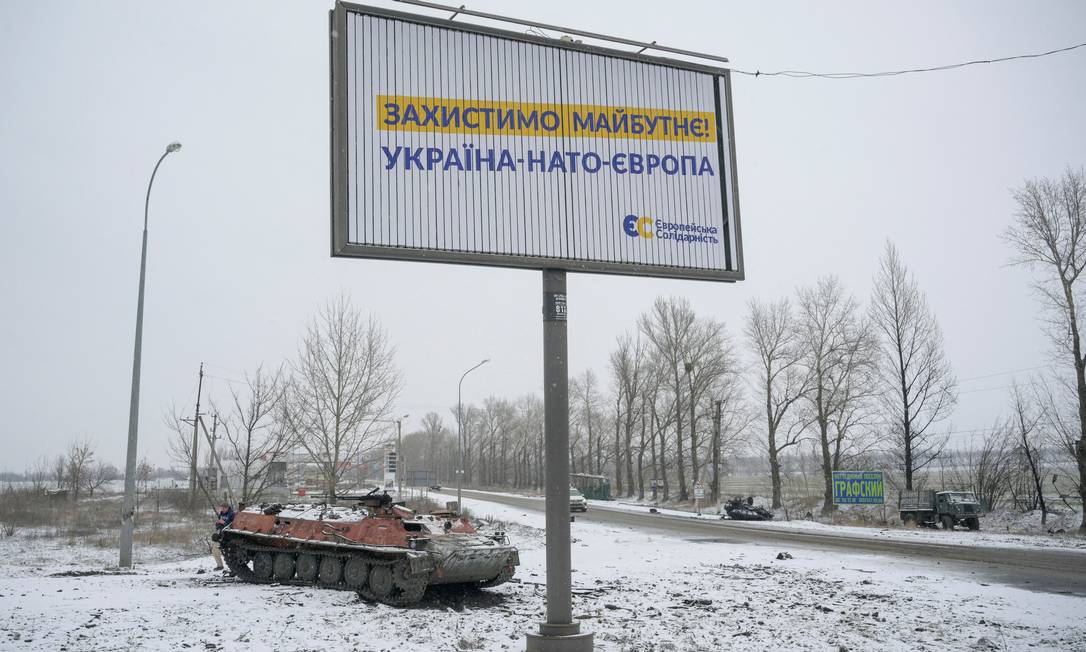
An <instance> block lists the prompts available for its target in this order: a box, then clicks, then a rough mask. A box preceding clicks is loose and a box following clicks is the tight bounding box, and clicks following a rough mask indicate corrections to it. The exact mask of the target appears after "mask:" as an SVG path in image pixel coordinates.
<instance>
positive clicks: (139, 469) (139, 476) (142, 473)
mask: <svg viewBox="0 0 1086 652" xmlns="http://www.w3.org/2000/svg"><path fill="white" fill-rule="evenodd" d="M154 470H155V468H154V467H153V466H151V463H150V462H148V461H147V458H146V457H144V458H143V459H141V460H140V462H139V464H137V465H136V486H137V487H139V490H140V491H143V492H146V491H147V485H148V484H150V482H151V474H152V473H154Z"/></svg>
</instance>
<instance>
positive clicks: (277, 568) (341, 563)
mask: <svg viewBox="0 0 1086 652" xmlns="http://www.w3.org/2000/svg"><path fill="white" fill-rule="evenodd" d="M222 555H223V560H224V561H226V565H227V566H228V567H229V568H230V570H231V572H233V573H234V575H235V576H236V577H238V578H239V579H241V580H243V581H246V582H254V583H257V584H288V585H294V586H317V587H321V588H327V589H339V590H344V591H354V592H356V593H358V595H360V596H361V597H362V598H363V599H366V600H372V601H375V602H381V603H384V604H388V605H391V606H394V607H404V606H407V605H411V604H414V603H416V602H418V601H419V600H421V599H422V596H423V594H424V593H425V592H426V585H427V583H428V581H429V574H428V573H416V574H412V573H411V572H410V568H409V566H408V561H407V559H406V558H404V557H396V556H392V557H379V556H377V555H375V554H372V553H368V552H364V551H357V552H338V551H324V550H321V551H317V550H306V549H285V548H275V547H271V546H261V545H258V544H254V543H252V542H251V541H246V540H245V539H242V538H239V537H230V538H227V539H224V541H223V542H222ZM499 577H500V576H499ZM497 579H499V578H495V580H497ZM506 579H508V578H506ZM492 581H494V580H492ZM497 583H499V584H500V583H501V582H497ZM488 586H493V584H488Z"/></svg>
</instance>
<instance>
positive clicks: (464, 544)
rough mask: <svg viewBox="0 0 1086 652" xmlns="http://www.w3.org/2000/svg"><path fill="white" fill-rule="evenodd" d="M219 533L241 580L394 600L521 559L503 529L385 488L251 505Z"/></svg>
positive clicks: (496, 576)
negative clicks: (370, 493)
mask: <svg viewBox="0 0 1086 652" xmlns="http://www.w3.org/2000/svg"><path fill="white" fill-rule="evenodd" d="M364 503H365V501H364ZM220 536H221V539H220V545H221V546H222V552H223V559H224V560H225V561H226V563H227V565H228V566H229V567H230V570H231V571H232V572H233V573H234V574H235V575H236V576H237V577H238V578H240V579H242V580H244V581H247V582H258V583H279V584H300V585H311V586H319V587H324V588H329V589H343V590H350V591H356V592H357V593H358V594H359V595H361V596H362V597H364V598H366V599H369V600H376V601H379V602H383V603H386V604H390V605H396V606H403V605H409V604H412V603H414V602H418V601H419V600H420V599H421V598H422V596H423V594H424V593H425V591H426V587H427V586H430V585H431V584H473V585H476V586H483V587H488V586H497V585H498V584H502V583H504V582H506V581H508V580H509V579H510V578H511V577H512V576H513V573H514V571H515V568H516V566H517V565H519V564H520V558H519V554H518V552H517V549H516V548H515V547H513V546H512V545H510V544H509V542H508V540H507V539H506V537H505V535H504V534H502V533H497V534H493V535H484V534H480V533H478V532H476V531H475V528H474V527H472V525H471V523H470V522H468V521H467V519H461V518H457V517H456V516H455V515H453V514H452V513H449V512H435V513H433V514H426V515H416V514H414V513H413V512H411V511H410V510H408V509H406V508H403V507H401V506H399V505H392V504H391V500H390V499H389V498H388V497H387V496H383V497H379V500H374V501H369V504H360V505H358V506H355V507H331V506H326V505H299V506H286V507H283V506H273V507H270V508H265V509H259V508H251V509H247V510H245V511H243V512H239V513H238V514H237V516H236V517H235V518H234V522H233V523H232V524H231V525H230V526H229V527H227V528H226V529H224V530H223V531H222V533H221V535H220Z"/></svg>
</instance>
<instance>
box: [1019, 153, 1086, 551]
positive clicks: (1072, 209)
mask: <svg viewBox="0 0 1086 652" xmlns="http://www.w3.org/2000/svg"><path fill="white" fill-rule="evenodd" d="M1014 198H1015V200H1016V201H1017V203H1018V211H1017V213H1016V214H1015V218H1014V222H1013V223H1012V224H1011V226H1010V227H1009V228H1008V229H1007V231H1006V233H1005V237H1006V239H1007V241H1008V242H1009V243H1010V244H1011V245H1012V246H1013V247H1014V248H1015V249H1016V250H1017V258H1016V262H1018V263H1020V264H1023V265H1027V266H1029V267H1031V268H1034V269H1040V270H1042V271H1043V272H1045V273H1044V275H1043V276H1041V277H1040V278H1038V279H1037V280H1036V282H1035V283H1034V288H1035V289H1036V291H1037V294H1038V296H1039V297H1040V299H1041V302H1042V304H1043V305H1044V306H1045V307H1046V308H1047V310H1048V319H1047V329H1046V330H1047V331H1048V333H1049V336H1050V337H1051V339H1052V342H1053V344H1054V345H1055V346H1056V348H1057V349H1058V350H1059V351H1060V352H1061V353H1062V354H1063V355H1065V356H1066V357H1067V360H1068V362H1070V363H1071V364H1072V365H1073V366H1074V371H1075V397H1076V400H1077V408H1078V410H1077V412H1078V423H1077V426H1078V427H1077V428H1076V431H1077V432H1076V434H1077V440H1072V443H1073V451H1072V452H1073V454H1074V458H1075V461H1076V463H1077V466H1078V491H1079V497H1080V499H1081V500H1082V502H1083V504H1086V355H1084V353H1083V350H1082V338H1081V333H1080V332H1079V329H1080V322H1081V319H1082V314H1081V313H1080V310H1081V309H1082V308H1081V306H1082V304H1083V300H1082V297H1081V295H1080V293H1081V287H1082V284H1081V283H1079V279H1080V277H1081V275H1082V271H1083V269H1086V172H1084V171H1083V170H1082V169H1081V168H1080V169H1079V170H1077V171H1076V170H1071V169H1068V170H1067V171H1066V172H1065V173H1064V175H1063V176H1062V177H1061V178H1059V179H1058V180H1052V179H1034V180H1029V181H1027V182H1026V183H1025V185H1023V187H1022V188H1021V189H1019V190H1018V191H1016V192H1015V194H1014ZM1079 529H1080V530H1081V531H1083V532H1086V509H1084V510H1083V513H1082V523H1081V524H1080V526H1079Z"/></svg>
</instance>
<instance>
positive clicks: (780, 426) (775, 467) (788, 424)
mask: <svg viewBox="0 0 1086 652" xmlns="http://www.w3.org/2000/svg"><path fill="white" fill-rule="evenodd" d="M744 333H745V334H746V337H747V343H748V345H749V346H750V348H751V350H752V351H753V353H754V354H755V356H756V358H757V363H756V374H757V382H756V387H757V390H758V393H759V394H760V395H761V397H762V398H763V399H764V401H765V419H766V450H767V451H768V453H769V476H770V481H771V482H772V485H773V508H774V509H777V508H779V507H781V506H782V502H781V454H782V453H784V452H785V451H786V450H787V449H788V448H790V447H792V446H795V445H796V444H798V443H799V442H800V441H801V439H802V437H803V421H802V419H800V418H798V417H796V416H795V415H794V411H793V410H792V408H793V407H795V406H796V404H797V402H799V400H800V399H802V398H803V397H804V396H805V395H806V393H807V391H808V390H809V389H810V386H811V377H812V376H811V372H810V369H805V368H804V367H803V365H802V364H801V362H802V358H803V356H802V352H801V349H800V346H799V341H798V340H799V332H798V331H797V330H796V326H795V323H794V319H793V316H792V307H791V304H790V303H789V301H788V299H787V298H785V299H781V300H780V301H774V302H772V303H768V304H766V303H762V302H761V301H758V300H757V299H753V300H751V302H750V303H749V304H748V313H747V323H746V326H745V328H744ZM790 413H793V414H790ZM789 417H790V418H789ZM786 418H788V420H787V421H786Z"/></svg>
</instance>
